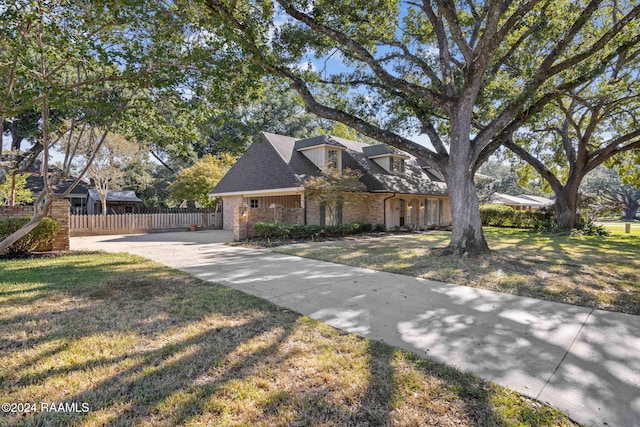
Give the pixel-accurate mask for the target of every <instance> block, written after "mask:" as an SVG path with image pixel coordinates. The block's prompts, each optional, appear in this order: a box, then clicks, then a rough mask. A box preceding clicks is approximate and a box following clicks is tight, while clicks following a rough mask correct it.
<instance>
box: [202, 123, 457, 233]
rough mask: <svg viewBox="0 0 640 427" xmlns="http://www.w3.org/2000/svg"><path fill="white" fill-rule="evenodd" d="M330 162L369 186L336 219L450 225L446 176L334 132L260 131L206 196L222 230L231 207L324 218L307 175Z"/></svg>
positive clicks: (301, 220) (303, 220)
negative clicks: (215, 206)
mask: <svg viewBox="0 0 640 427" xmlns="http://www.w3.org/2000/svg"><path fill="white" fill-rule="evenodd" d="M328 167H333V168H337V169H338V170H344V169H346V168H349V169H352V170H356V171H360V172H361V173H362V177H361V178H360V181H361V182H362V183H363V184H364V186H365V187H366V190H367V193H368V194H367V195H368V197H367V198H366V199H365V201H364V202H362V203H360V204H358V205H356V206H351V205H348V204H345V206H343V207H342V209H341V212H339V214H338V215H337V216H338V218H339V221H340V222H342V223H349V222H355V221H363V222H367V223H371V224H384V225H385V227H386V228H388V229H391V228H393V227H399V226H405V225H413V226H415V227H421V228H432V227H435V226H444V225H450V224H451V207H450V206H451V205H450V202H449V197H448V195H447V187H446V184H445V183H444V180H443V179H442V177H441V176H439V175H438V174H437V173H436V172H434V171H431V170H430V169H429V168H428V167H427V166H426V165H424V164H422V163H420V162H419V161H418V160H417V159H416V158H415V157H414V156H412V155H410V154H408V153H405V152H402V151H398V150H396V149H393V148H390V147H388V146H386V145H384V144H380V145H367V144H363V143H360V142H356V141H350V140H346V139H343V138H337V137H334V136H317V137H314V138H307V139H296V138H291V137H288V136H282V135H276V134H271V133H263V134H262V135H261V138H260V141H258V142H255V143H254V144H252V145H251V146H250V147H249V148H248V150H247V152H246V153H245V154H244V155H243V156H242V157H240V158H239V159H238V161H237V162H236V164H235V165H234V166H233V167H232V168H231V169H230V170H229V172H228V173H227V174H226V175H225V176H224V177H223V178H222V179H221V180H220V182H219V183H218V185H216V187H215V188H214V189H213V190H212V191H211V193H210V194H209V195H210V196H211V197H220V198H221V199H222V210H223V228H225V229H233V226H234V222H233V221H234V207H235V206H237V205H240V204H244V205H246V206H247V207H248V208H249V209H256V210H260V209H261V210H264V211H265V212H266V214H265V215H267V217H268V210H269V208H276V207H279V208H282V209H284V210H285V211H286V212H285V215H284V217H283V218H284V219H283V222H288V223H297V224H319V225H324V224H325V223H326V222H327V218H326V215H325V209H324V208H323V206H320V205H319V203H317V202H314V201H313V200H307V199H306V198H305V188H304V186H305V180H306V179H307V178H309V177H312V176H317V175H320V174H321V172H322V171H323V170H326V168H328Z"/></svg>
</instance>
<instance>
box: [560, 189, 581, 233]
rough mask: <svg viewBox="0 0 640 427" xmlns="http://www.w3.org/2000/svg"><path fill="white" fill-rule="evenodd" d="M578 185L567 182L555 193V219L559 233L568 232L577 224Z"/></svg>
mask: <svg viewBox="0 0 640 427" xmlns="http://www.w3.org/2000/svg"><path fill="white" fill-rule="evenodd" d="M579 185H580V184H579V183H578V184H577V185H576V184H575V183H571V181H569V182H567V184H566V185H564V186H563V187H562V188H561V189H560V190H559V191H556V192H555V194H556V204H555V210H556V218H557V222H558V224H557V228H558V230H559V231H568V230H571V229H572V228H576V226H577V224H578V188H579Z"/></svg>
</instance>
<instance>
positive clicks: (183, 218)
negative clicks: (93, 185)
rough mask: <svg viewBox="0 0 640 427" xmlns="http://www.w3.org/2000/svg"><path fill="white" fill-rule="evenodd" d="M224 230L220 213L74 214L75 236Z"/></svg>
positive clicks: (71, 220) (72, 224) (72, 216)
mask: <svg viewBox="0 0 640 427" xmlns="http://www.w3.org/2000/svg"><path fill="white" fill-rule="evenodd" d="M192 225H195V226H197V227H198V228H222V213H220V212H207V211H203V212H189V213H184V212H183V213H148V214H122V215H71V218H70V224H69V229H70V230H69V231H70V233H71V235H72V236H80V235H85V236H86V235H91V234H95V235H98V234H133V233H145V232H150V231H162V230H185V229H189V228H190V227H191V226H192Z"/></svg>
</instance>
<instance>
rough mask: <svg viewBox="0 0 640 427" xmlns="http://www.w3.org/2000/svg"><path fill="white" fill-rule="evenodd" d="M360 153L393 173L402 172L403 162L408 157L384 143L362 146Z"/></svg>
mask: <svg viewBox="0 0 640 427" xmlns="http://www.w3.org/2000/svg"><path fill="white" fill-rule="evenodd" d="M362 153H363V154H364V155H365V156H367V158H368V159H369V160H372V161H373V162H375V163H377V164H378V165H380V166H381V167H382V168H383V169H384V170H385V171H387V172H389V173H393V174H403V173H404V162H405V161H406V160H409V158H410V157H409V156H408V155H406V154H405V153H403V152H402V151H399V150H394V149H392V148H390V147H389V146H387V145H385V144H378V145H369V146H366V147H363V148H362Z"/></svg>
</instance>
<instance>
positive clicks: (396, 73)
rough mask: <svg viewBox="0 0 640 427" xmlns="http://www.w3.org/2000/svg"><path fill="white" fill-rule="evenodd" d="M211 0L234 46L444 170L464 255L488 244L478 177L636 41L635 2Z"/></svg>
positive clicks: (327, 109) (454, 247)
mask: <svg viewBox="0 0 640 427" xmlns="http://www.w3.org/2000/svg"><path fill="white" fill-rule="evenodd" d="M204 1H205V3H206V5H207V6H208V8H209V9H210V11H211V13H212V16H213V17H215V18H217V19H220V21H221V22H222V23H224V24H225V25H226V29H227V31H226V33H225V34H224V35H225V36H226V37H227V40H229V43H230V46H231V45H233V46H239V47H241V48H242V49H243V50H244V51H245V52H246V55H247V56H248V57H251V59H252V60H254V61H255V62H256V63H259V64H260V65H261V66H262V67H264V68H265V69H266V70H267V71H268V72H270V73H271V74H273V75H276V76H279V77H281V78H282V79H284V80H285V81H287V82H288V83H289V84H290V86H291V87H292V88H293V89H295V90H296V91H297V92H298V93H299V94H300V95H301V97H302V99H303V101H304V103H305V106H306V108H307V109H308V110H309V111H310V112H313V113H315V114H317V115H318V116H321V117H324V118H327V119H331V120H335V121H339V122H342V123H345V124H347V125H348V126H350V127H352V128H354V129H356V130H357V131H359V132H360V133H362V134H364V135H367V136H368V137H371V138H373V139H375V140H377V141H380V142H383V143H387V144H389V145H391V146H393V147H396V148H399V149H402V150H405V151H407V152H409V153H411V154H413V155H415V156H416V157H417V158H419V159H420V160H422V161H424V162H425V163H427V164H429V165H431V166H432V167H434V168H437V169H438V170H439V171H440V172H441V173H442V174H443V175H444V177H445V179H446V181H447V184H448V187H449V192H450V197H451V208H452V216H453V232H452V237H451V242H450V244H449V248H448V249H449V250H450V251H451V252H455V253H458V254H463V253H472V254H473V253H481V252H484V251H487V250H488V247H487V243H486V241H485V238H484V235H483V232H482V226H481V222H480V215H479V209H478V197H477V194H476V190H475V187H474V181H473V177H474V173H475V171H476V170H477V168H478V167H479V166H480V165H481V164H482V162H483V161H484V160H485V159H486V158H488V156H489V155H490V154H491V153H492V152H494V151H495V149H496V148H497V147H498V146H499V145H500V144H501V143H502V141H504V140H505V138H506V136H507V135H510V134H511V133H512V132H513V131H514V130H515V129H517V128H518V127H520V125H521V124H522V123H523V122H524V121H525V119H526V118H527V117H528V116H530V115H532V114H535V113H537V112H538V111H539V110H541V109H542V107H543V106H544V105H545V104H547V103H548V102H549V101H550V100H552V99H555V98H556V97H557V95H558V94H563V93H566V92H567V91H569V90H571V89H573V88H575V87H578V86H580V85H581V84H583V83H584V82H585V81H586V80H589V79H592V78H593V77H594V76H595V75H598V74H601V73H602V72H603V68H604V67H605V66H606V64H608V63H610V62H611V61H612V60H613V59H614V58H615V57H616V56H617V55H620V54H621V52H624V51H628V50H632V49H635V48H637V45H638V41H639V39H640V35H639V32H638V19H639V15H640V6H639V5H637V4H636V3H635V2H629V1H607V0H577V1H565V0H559V1H558V0H546V1H545V0H520V1H498V0H496V1H473V0H464V1H463V0H460V1H427V0H410V1H399V0H395V1H394V0H355V1H354V0H349V1H346V0H314V1H310V0H276V1H272V0H251V1H244V2H237V1H235V0H204ZM612 9H615V17H616V19H615V21H614V22H611V20H610V19H608V18H607V17H610V16H612V14H613V12H612ZM222 35H223V34H220V36H222ZM417 135H422V136H426V137H428V140H429V141H430V144H431V147H427V146H425V145H423V144H420V143H417V142H414V139H415V138H412V137H415V136H417Z"/></svg>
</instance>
